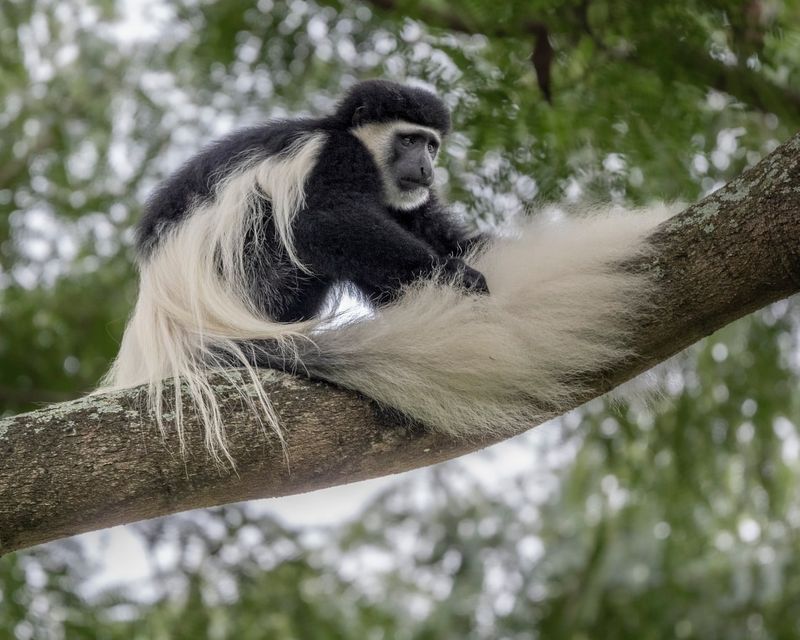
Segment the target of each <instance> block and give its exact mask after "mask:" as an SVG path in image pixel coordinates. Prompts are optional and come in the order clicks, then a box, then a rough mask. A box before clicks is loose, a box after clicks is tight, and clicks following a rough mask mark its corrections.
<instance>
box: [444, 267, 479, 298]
mask: <svg viewBox="0 0 800 640" xmlns="http://www.w3.org/2000/svg"><path fill="white" fill-rule="evenodd" d="M444 273H445V274H446V275H447V276H448V277H449V278H450V279H452V281H453V282H454V283H455V284H456V285H458V286H460V287H461V288H462V289H464V290H465V291H466V292H467V293H477V294H481V295H485V294H488V293H489V285H487V284H486V278H484V277H483V274H482V273H481V272H480V271H476V270H475V269H473V268H472V267H470V266H469V265H468V264H467V263H466V262H464V261H463V260H462V259H461V258H447V260H446V261H445V263H444Z"/></svg>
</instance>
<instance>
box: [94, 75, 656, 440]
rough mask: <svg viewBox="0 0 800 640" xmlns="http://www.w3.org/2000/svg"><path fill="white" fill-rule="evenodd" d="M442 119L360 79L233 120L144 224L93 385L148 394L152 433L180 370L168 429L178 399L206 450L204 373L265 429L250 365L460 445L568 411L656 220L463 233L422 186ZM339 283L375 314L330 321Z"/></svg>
mask: <svg viewBox="0 0 800 640" xmlns="http://www.w3.org/2000/svg"><path fill="white" fill-rule="evenodd" d="M449 128H450V114H449V112H448V109H447V108H446V107H445V105H444V103H443V102H442V101H441V100H440V99H439V98H437V97H436V96H435V95H434V94H432V93H430V92H428V91H426V90H424V89H420V88H414V87H408V86H404V85H400V84H396V83H393V82H386V81H380V80H371V81H367V82H362V83H360V84H357V85H356V86H354V87H353V88H352V89H351V90H350V91H349V92H348V93H347V94H346V95H345V96H344V98H343V99H342V101H341V102H340V103H339V105H338V108H337V109H336V110H335V112H334V113H333V114H332V115H329V116H327V117H322V118H316V119H312V118H302V119H294V120H283V121H275V122H268V123H266V124H264V125H261V126H257V127H252V128H249V129H244V130H242V131H238V132H236V133H234V134H232V135H230V136H228V137H227V138H224V139H222V140H221V141H219V142H216V143H214V144H212V145H211V146H209V147H207V148H206V149H205V150H203V151H201V152H200V153H199V154H198V155H196V156H195V157H194V158H192V159H191V160H189V161H188V162H187V163H186V164H185V165H184V166H183V167H182V168H180V169H179V170H178V171H177V172H176V173H175V174H174V175H173V176H172V177H170V178H169V179H167V180H166V181H165V182H164V183H163V184H162V185H161V186H160V187H159V188H158V189H157V190H156V192H155V193H154V194H153V196H152V197H151V198H150V200H149V202H148V203H147V206H146V209H145V213H144V216H143V218H142V220H141V222H140V224H139V227H138V230H137V248H138V266H139V270H140V275H141V280H140V290H139V299H138V302H137V304H136V308H135V310H134V312H133V316H132V317H131V319H130V322H129V324H128V327H127V328H126V331H125V335H124V338H123V341H122V345H121V349H120V353H119V355H118V357H117V359H116V361H115V362H114V364H113V366H112V368H111V370H110V371H109V373H108V375H107V376H106V379H105V385H106V386H105V388H115V387H117V388H118V387H126V386H132V385H136V384H142V383H146V384H148V385H149V389H150V399H151V403H152V408H153V410H154V412H155V415H156V418H157V421H158V423H159V425H161V426H162V428H164V427H163V424H164V414H165V408H164V401H163V399H162V392H163V381H164V380H165V379H168V378H172V379H174V380H175V381H176V384H175V385H174V387H173V392H172V394H173V396H172V402H173V403H174V407H173V408H172V414H173V415H174V422H175V424H176V426H177V429H178V432H179V434H182V425H183V414H182V396H183V394H184V393H188V395H189V397H190V398H191V400H192V401H193V406H194V407H195V409H196V411H197V413H198V415H199V416H200V418H201V420H202V422H203V423H204V424H205V427H206V442H207V444H208V447H209V450H210V451H211V453H212V454H213V455H214V456H219V454H220V453H222V454H226V453H227V452H226V449H225V435H224V428H223V422H222V416H221V414H220V412H219V409H218V406H217V403H216V400H215V397H214V392H213V389H212V387H211V385H210V384H209V382H208V378H207V375H208V373H209V371H211V370H217V371H220V370H221V371H222V372H223V373H224V374H225V375H227V376H229V379H230V380H231V381H232V382H233V383H235V384H237V385H238V386H240V387H242V388H243V387H244V385H245V382H247V381H249V382H252V383H255V384H254V388H255V394H256V399H255V400H254V401H253V400H252V399H251V398H252V396H251V395H249V394H248V393H246V392H245V391H243V397H244V398H245V399H247V400H248V401H250V402H252V403H253V408H254V410H257V411H259V412H260V414H261V415H262V416H264V417H265V418H266V419H267V421H268V422H269V424H271V425H272V426H273V427H274V428H275V429H276V430H277V431H278V433H280V429H279V421H278V417H277V416H276V415H274V413H273V411H272V409H271V406H270V404H269V399H268V398H267V397H266V395H265V394H264V392H263V389H262V387H261V385H259V384H258V382H257V378H256V370H255V368H256V367H259V366H269V367H277V368H281V369H287V370H293V371H297V372H299V373H305V374H308V375H310V376H313V377H316V378H321V379H324V380H328V381H331V382H333V383H336V384H339V385H341V386H344V387H348V388H352V389H356V390H358V391H361V392H363V393H364V394H366V395H368V396H370V397H372V398H374V399H375V400H376V401H378V402H380V403H382V404H385V405H388V406H391V407H394V408H396V409H399V410H400V411H401V412H403V413H405V414H406V415H408V416H409V417H411V418H414V419H416V420H419V421H421V422H422V423H424V424H426V425H428V426H430V427H431V428H436V429H439V430H442V431H444V432H447V433H450V434H454V435H462V434H470V433H477V432H481V431H486V430H492V431H498V430H504V431H514V430H521V429H522V428H524V426H525V425H526V424H528V423H529V422H530V421H532V420H536V419H537V417H538V416H540V415H542V414H543V413H544V412H547V411H551V410H553V409H554V408H557V407H559V406H561V405H563V404H564V403H565V402H568V401H569V399H570V398H572V397H574V395H575V394H576V393H577V392H579V391H580V383H579V382H578V381H579V380H580V374H581V373H585V372H586V371H588V370H596V369H597V368H599V367H602V366H605V365H607V364H608V363H610V362H611V361H613V360H614V359H615V358H618V357H620V356H621V355H622V354H623V353H624V340H623V338H624V335H625V331H626V330H627V329H628V327H629V325H630V323H629V320H630V314H631V312H632V311H633V310H634V309H635V308H636V306H637V303H636V301H637V299H639V298H640V297H641V295H642V292H643V291H644V290H645V289H646V286H647V285H646V281H645V279H644V278H643V277H641V276H636V275H633V274H631V273H628V272H626V271H625V270H623V269H621V268H620V267H619V265H620V264H621V262H622V261H624V260H626V259H628V258H630V257H632V256H634V255H636V254H637V253H638V252H641V251H643V250H644V249H645V248H646V246H647V243H646V236H647V232H648V230H649V229H650V228H651V227H652V225H653V221H654V219H656V218H654V217H653V216H636V217H631V216H628V217H626V218H625V219H621V218H619V217H618V216H617V217H615V216H610V215H608V214H606V215H599V216H595V217H592V218H589V219H587V220H583V221H573V222H569V223H563V224H560V225H557V226H547V225H539V226H538V227H537V228H536V229H526V230H524V231H522V232H521V233H520V235H519V237H518V238H516V239H514V240H502V241H500V240H495V241H489V240H487V239H486V238H474V237H470V236H469V235H468V234H467V233H465V231H464V230H463V229H462V228H461V226H460V225H459V224H458V223H457V222H455V221H454V220H453V219H452V218H451V216H450V214H449V213H448V211H447V209H446V208H445V207H444V206H443V205H442V204H441V203H440V201H439V198H438V197H437V195H436V193H435V192H434V189H433V166H434V160H435V158H436V156H437V155H438V153H439V148H440V146H441V144H442V141H443V138H444V137H445V135H446V134H447V132H448V131H449ZM468 263H469V264H468ZM340 284H348V285H352V286H353V287H355V288H357V289H358V290H359V291H360V292H361V293H362V294H363V295H364V297H365V299H367V300H368V301H370V302H372V303H374V304H375V305H376V306H377V307H379V310H378V311H377V314H376V316H375V317H373V318H367V319H364V318H362V319H359V320H356V321H351V322H348V323H344V324H341V323H340V324H338V325H337V324H336V323H332V325H333V326H331V323H328V324H327V325H325V323H324V322H323V320H324V319H321V318H319V317H318V316H319V312H320V309H321V308H322V305H323V303H324V301H325V299H326V297H327V296H328V293H329V292H330V290H331V287H333V286H335V285H340ZM229 367H240V368H243V369H244V378H242V377H241V374H240V373H239V372H233V371H232V370H231V369H229ZM178 380H181V381H182V384H177V381H178ZM251 390H252V388H251Z"/></svg>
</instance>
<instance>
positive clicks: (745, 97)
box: [371, 0, 800, 122]
mask: <svg viewBox="0 0 800 640" xmlns="http://www.w3.org/2000/svg"><path fill="white" fill-rule="evenodd" d="M371 3H372V4H373V5H374V6H375V7H377V8H379V9H382V10H385V11H394V12H397V11H399V10H401V9H402V8H403V6H404V3H403V2H398V1H397V0H371ZM588 7H589V2H588V0H583V2H582V3H581V5H580V6H579V13H578V22H579V23H580V28H581V30H582V31H583V32H584V33H585V35H586V36H587V37H589V38H591V40H592V42H594V43H595V45H596V46H597V47H598V50H599V51H600V53H601V54H604V55H608V56H609V57H611V59H612V60H614V61H615V62H620V63H630V64H634V65H636V66H639V67H642V68H644V69H646V70H649V71H651V72H653V73H656V74H659V75H661V76H662V77H663V78H664V80H665V81H666V82H671V81H672V80H674V79H676V78H682V79H689V80H690V81H691V82H692V83H695V84H696V85H697V86H707V87H711V88H713V89H716V90H718V91H722V92H724V93H727V94H730V95H731V96H733V97H734V98H736V99H738V100H740V101H741V102H743V103H745V104H747V105H749V106H750V107H752V108H753V109H756V110H758V111H762V112H765V113H774V114H776V115H777V116H779V117H780V118H782V119H786V121H787V122H799V121H800V92H798V91H796V90H795V89H792V88H790V87H785V86H781V85H779V84H777V83H775V82H773V81H772V80H770V79H769V78H767V77H765V76H764V75H763V74H762V73H759V72H758V71H755V70H753V69H749V68H748V67H747V66H746V65H745V61H744V60H739V62H738V64H735V65H731V64H726V63H724V62H721V61H719V60H715V59H714V58H712V57H711V56H710V55H709V54H708V52H707V51H705V50H704V49H700V48H693V47H691V46H690V44H689V43H688V42H687V41H686V40H681V39H678V38H677V37H676V35H675V34H674V33H671V32H666V33H659V32H657V31H654V32H652V33H649V34H648V40H647V41H646V42H637V43H635V46H634V48H632V49H630V50H624V51H620V50H616V49H613V48H609V47H606V46H605V45H603V43H602V39H601V38H600V36H599V35H598V34H597V31H596V30H595V29H593V28H592V27H591V25H590V24H589V20H588V13H587V12H588ZM411 17H413V18H417V19H419V20H421V21H423V22H425V23H426V24H428V25H429V26H431V27H434V28H439V29H446V30H448V31H458V32H460V33H466V34H470V35H474V34H481V35H484V36H486V37H487V38H507V37H514V38H523V39H525V40H529V39H530V38H534V39H535V43H536V46H544V44H543V43H544V39H543V38H540V37H539V35H540V34H541V33H543V32H544V33H556V32H557V30H556V28H555V27H554V26H553V25H549V28H548V25H547V24H546V23H545V22H543V21H538V20H527V21H520V22H518V23H513V22H503V23H502V24H501V23H499V22H497V21H495V22H489V21H486V22H482V23H474V22H468V21H467V20H465V19H464V18H462V17H460V16H459V15H457V14H456V12H455V11H454V10H448V9H437V8H435V7H431V6H429V5H428V4H420V5H418V6H415V7H414V11H413V14H412V15H411ZM751 22H752V19H751ZM751 37H752V36H751ZM540 43H542V44H541V45H540ZM547 43H548V45H549V38H548V40H547ZM536 46H535V47H534V50H533V54H532V55H533V57H534V58H535V56H536V50H535V49H536ZM540 55H541V54H540ZM665 60H666V61H669V64H665V63H664V61H665ZM534 66H535V69H536V74H537V81H538V82H539V86H540V87H542V79H541V77H540V74H539V67H538V66H536V63H535V61H534ZM548 66H549V65H548ZM547 84H548V89H547V90H545V89H544V88H542V91H543V93H544V94H545V97H546V98H547V99H548V101H550V97H549V96H550V89H549V79H548V83H547Z"/></svg>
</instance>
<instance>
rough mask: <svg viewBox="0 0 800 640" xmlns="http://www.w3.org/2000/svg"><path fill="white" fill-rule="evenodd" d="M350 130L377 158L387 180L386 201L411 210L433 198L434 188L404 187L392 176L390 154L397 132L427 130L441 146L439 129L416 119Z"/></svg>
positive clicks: (368, 124) (402, 208) (413, 132)
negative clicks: (432, 190) (409, 188)
mask: <svg viewBox="0 0 800 640" xmlns="http://www.w3.org/2000/svg"><path fill="white" fill-rule="evenodd" d="M350 132H351V133H352V134H353V135H354V136H355V137H356V138H358V139H359V140H360V141H361V143H362V144H363V145H364V146H365V147H366V148H367V150H368V151H369V152H370V155H371V156H372V158H373V160H375V164H376V165H378V169H379V170H380V172H381V180H382V181H383V191H384V197H385V199H386V202H385V204H387V205H389V206H390V207H394V208H395V209H400V210H402V211H410V210H412V209H416V208H417V207H421V206H422V205H423V204H425V202H426V201H427V200H428V198H429V197H430V189H428V188H426V187H420V188H419V189H412V190H411V191H403V190H402V189H400V187H398V186H397V184H396V183H395V181H394V178H393V177H392V175H391V171H390V168H389V156H390V152H391V148H392V144H393V139H394V137H395V135H397V134H401V135H402V134H406V135H413V134H415V133H423V134H426V135H429V136H432V137H434V138H435V139H436V141H437V143H438V144H440V145H441V136H440V135H439V132H438V131H436V130H435V129H431V128H430V127H423V126H421V125H418V124H414V123H413V122H406V121H405V120H395V121H393V122H370V123H367V124H364V125H361V126H359V127H356V128H354V129H351V130H350Z"/></svg>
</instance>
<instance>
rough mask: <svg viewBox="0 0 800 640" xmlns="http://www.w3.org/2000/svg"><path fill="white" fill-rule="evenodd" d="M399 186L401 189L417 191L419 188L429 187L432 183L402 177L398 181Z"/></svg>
mask: <svg viewBox="0 0 800 640" xmlns="http://www.w3.org/2000/svg"><path fill="white" fill-rule="evenodd" d="M397 186H398V187H400V190H401V191H416V190H417V189H427V188H428V187H430V184H426V183H424V182H420V181H419V180H412V179H410V178H400V179H399V180H398V181H397Z"/></svg>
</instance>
